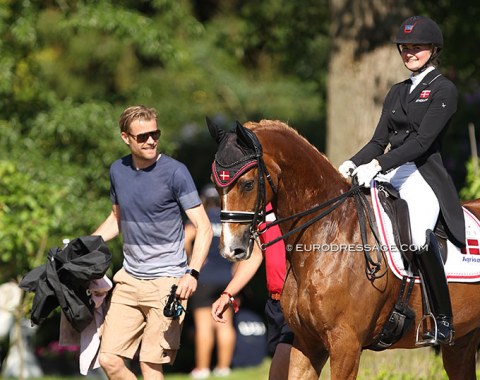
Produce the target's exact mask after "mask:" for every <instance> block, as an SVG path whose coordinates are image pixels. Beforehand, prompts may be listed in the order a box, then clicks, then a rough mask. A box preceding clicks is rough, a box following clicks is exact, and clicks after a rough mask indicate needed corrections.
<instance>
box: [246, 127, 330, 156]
mask: <svg viewBox="0 0 480 380" xmlns="http://www.w3.org/2000/svg"><path fill="white" fill-rule="evenodd" d="M244 126H245V127H246V128H249V129H251V130H252V131H257V130H258V131H265V130H268V131H269V132H271V131H275V132H278V133H280V134H283V135H287V137H289V138H292V137H293V138H295V139H296V140H298V143H301V144H303V145H304V146H302V147H301V149H303V150H304V149H307V147H308V149H311V150H312V152H314V154H315V155H318V156H319V159H324V160H325V161H327V162H328V163H329V164H330V165H331V163H330V161H329V160H328V158H327V157H326V156H325V155H324V154H323V153H322V152H320V151H319V150H318V149H317V147H316V146H314V145H313V144H312V143H310V142H309V141H308V140H307V139H306V138H305V137H303V136H302V135H301V134H300V133H299V132H298V131H297V130H296V129H295V128H293V127H291V126H289V125H288V124H287V123H285V122H283V121H280V120H268V119H263V120H260V121H259V122H253V121H248V122H246V123H245V124H244ZM296 143H297V141H296Z"/></svg>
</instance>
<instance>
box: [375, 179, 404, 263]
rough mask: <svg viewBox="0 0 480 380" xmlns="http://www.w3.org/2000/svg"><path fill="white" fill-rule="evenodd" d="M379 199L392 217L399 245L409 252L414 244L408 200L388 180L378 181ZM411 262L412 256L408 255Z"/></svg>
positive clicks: (402, 249)
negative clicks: (401, 196)
mask: <svg viewBox="0 0 480 380" xmlns="http://www.w3.org/2000/svg"><path fill="white" fill-rule="evenodd" d="M377 189H378V199H379V200H380V203H381V204H382V206H383V209H384V210H385V213H386V214H387V215H388V217H389V218H390V221H391V223H392V228H393V235H394V239H395V243H396V244H397V247H399V249H400V251H401V252H402V253H404V254H408V253H409V252H408V251H409V249H408V247H410V246H411V244H412V234H411V230H410V216H409V211H408V204H407V202H406V201H405V200H404V199H402V198H400V193H399V192H398V190H396V189H395V188H394V187H393V186H392V185H391V184H390V183H388V182H380V183H378V187H377ZM408 261H409V262H411V257H410V256H409V257H408Z"/></svg>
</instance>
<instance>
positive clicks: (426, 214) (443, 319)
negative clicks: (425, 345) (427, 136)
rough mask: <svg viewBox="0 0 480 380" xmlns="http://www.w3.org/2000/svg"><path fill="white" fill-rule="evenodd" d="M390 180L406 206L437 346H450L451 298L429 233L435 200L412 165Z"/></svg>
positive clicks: (437, 208) (434, 220)
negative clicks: (431, 313)
mask: <svg viewBox="0 0 480 380" xmlns="http://www.w3.org/2000/svg"><path fill="white" fill-rule="evenodd" d="M389 180H390V183H391V184H392V185H393V186H394V187H395V188H396V189H397V190H398V191H399V193H400V197H401V198H403V199H405V200H406V202H407V203H408V209H409V215H410V226H411V233H412V243H413V245H414V247H413V248H414V249H413V250H415V251H417V253H418V255H416V259H417V263H418V266H419V267H420V270H421V271H422V274H423V278H424V281H425V286H426V287H427V292H428V294H429V299H430V302H431V304H432V305H431V309H432V310H433V313H434V315H435V319H436V320H437V325H438V329H439V334H438V339H439V341H440V343H450V340H451V338H452V336H453V334H452V331H453V328H452V311H451V302H450V295H449V292H448V286H447V281H446V278H445V270H444V267H443V262H442V259H441V256H440V251H439V248H438V243H437V241H436V238H435V237H434V235H433V233H432V234H430V233H428V231H430V232H431V231H432V230H433V229H434V227H435V224H436V223H437V219H438V215H439V213H440V205H439V203H438V199H437V197H436V195H435V193H434V192H433V190H432V188H431V187H430V185H429V184H428V183H427V182H426V181H425V179H424V178H423V176H422V175H421V174H420V172H419V171H418V169H417V167H416V166H415V164H413V163H409V164H405V165H402V166H401V167H399V168H398V169H396V170H395V172H394V174H393V175H391V176H390V178H389ZM425 231H427V234H425ZM432 335H433V336H434V335H435V333H434V331H433V332H432V331H429V332H427V333H426V338H433V337H432Z"/></svg>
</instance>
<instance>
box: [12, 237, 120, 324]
mask: <svg viewBox="0 0 480 380" xmlns="http://www.w3.org/2000/svg"><path fill="white" fill-rule="evenodd" d="M111 258H112V254H111V253H110V251H109V249H108V247H107V245H106V244H105V242H104V241H103V239H102V238H101V237H100V236H84V237H80V238H77V239H74V240H72V241H71V242H70V243H69V244H68V245H67V246H66V247H65V248H64V249H60V248H54V249H51V250H50V251H49V253H48V261H47V263H46V264H44V265H42V266H40V267H37V268H35V269H33V270H32V271H30V272H29V273H27V274H26V275H25V277H24V278H23V279H22V281H21V282H20V288H22V289H24V290H26V291H33V292H35V297H34V299H33V304H32V312H31V320H32V322H33V323H34V324H37V325H39V324H41V323H42V322H43V321H44V320H45V319H46V318H47V317H48V316H49V314H50V313H51V312H52V311H53V310H54V309H55V308H56V307H57V306H60V307H61V308H62V311H63V312H64V314H65V316H66V318H67V319H68V321H69V322H70V323H71V325H72V326H73V328H75V330H77V331H78V332H81V331H82V330H83V329H84V328H85V327H86V326H88V324H90V322H91V321H92V320H93V313H94V304H93V303H92V302H91V298H90V294H89V291H88V288H89V284H90V281H92V280H96V279H100V278H102V277H103V276H104V275H105V273H106V271H107V270H108V268H109V266H110V262H111Z"/></svg>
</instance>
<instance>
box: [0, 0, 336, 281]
mask: <svg viewBox="0 0 480 380" xmlns="http://www.w3.org/2000/svg"><path fill="white" fill-rule="evenodd" d="M270 3H271V4H270V5H271V6H274V8H272V10H273V11H274V15H275V17H278V18H279V20H280V19H281V21H282V24H281V25H276V24H275V22H274V20H272V19H271V17H272V16H271V11H270V10H269V8H268V7H265V6H260V4H255V3H254V2H246V3H245V4H238V9H237V7H236V6H233V7H231V8H228V6H225V8H224V9H225V12H218V13H212V17H211V18H209V19H208V20H204V21H203V22H200V21H199V20H198V19H197V18H196V15H195V11H196V10H198V9H199V8H201V7H202V5H201V4H200V3H197V2H194V1H188V0H154V1H144V0H142V1H132V0H123V1H119V2H111V1H107V0H95V1H92V0H74V1H68V2H65V1H61V2H32V1H23V0H8V1H4V2H2V6H1V7H0V49H1V50H2V54H1V56H0V133H1V135H2V139H0V160H2V161H4V162H8V163H9V164H10V165H13V167H14V168H15V172H14V173H11V172H8V173H9V174H8V180H9V181H12V180H13V179H14V180H15V181H16V182H18V183H21V182H22V181H23V183H25V188H22V187H18V186H17V187H10V188H8V192H9V193H8V194H9V197H10V198H9V205H10V204H11V202H12V199H16V200H17V203H18V204H17V205H16V207H15V208H14V210H15V215H14V214H12V213H11V212H10V211H9V213H8V214H6V211H4V213H3V214H2V223H4V224H5V223H6V224H7V225H8V229H7V230H5V231H4V230H2V231H1V232H0V233H2V234H4V236H7V234H8V239H3V238H2V239H0V251H1V252H2V255H3V260H9V258H12V263H13V262H14V261H15V262H18V263H17V264H18V265H17V264H15V265H13V264H12V267H11V271H8V273H7V272H5V273H6V274H5V278H8V277H9V276H14V274H23V272H24V271H25V270H27V269H30V268H31V267H32V265H34V263H37V262H38V259H37V254H39V255H40V256H41V255H45V252H46V250H45V246H47V247H51V246H57V245H59V244H61V241H62V239H63V238H74V237H77V236H83V235H87V234H89V233H91V232H92V231H93V230H94V229H95V228H96V226H97V225H98V224H100V223H101V222H102V221H103V220H104V218H105V217H106V216H107V215H108V213H109V212H110V209H111V205H110V200H109V176H108V168H109V165H110V164H111V163H112V162H113V161H114V160H115V159H117V158H119V157H121V156H123V155H125V154H127V153H128V149H127V148H126V147H125V145H124V144H123V142H122V141H121V139H120V137H119V131H118V126H117V120H118V117H119V115H120V113H121V111H122V110H123V109H124V108H125V107H127V106H129V105H132V104H146V105H148V106H153V107H155V108H157V109H158V111H159V126H160V128H161V129H162V132H163V135H162V136H164V137H163V138H162V140H161V150H162V151H163V152H166V153H169V154H174V153H175V150H177V151H178V149H181V148H182V146H184V141H188V143H189V144H190V143H193V142H194V141H195V140H196V139H198V136H204V135H205V130H206V128H205V126H204V117H205V115H210V116H219V117H222V118H223V119H224V120H234V119H239V120H241V121H246V120H249V119H252V120H254V119H260V118H278V119H283V120H295V126H296V127H299V129H300V130H302V128H303V129H304V130H305V131H308V130H312V131H314V134H315V135H316V136H321V134H322V133H323V132H322V131H323V130H324V128H323V126H324V122H323V121H322V120H323V118H322V116H321V115H322V113H323V112H324V109H325V103H324V100H323V98H322V94H321V93H320V91H319V88H321V87H322V86H321V84H320V83H321V81H322V79H321V78H323V77H324V76H325V72H326V64H324V63H326V57H327V54H326V34H325V31H326V28H325V23H324V22H322V21H320V22H319V19H318V17H319V16H321V13H322V12H323V13H326V8H324V7H320V8H321V9H320V8H318V7H317V8H315V10H314V9H313V8H311V7H312V4H313V3H312V4H311V6H310V8H309V9H310V11H307V10H306V9H304V8H303V7H302V4H303V5H305V4H309V2H308V1H306V0H305V1H301V2H300V3H301V4H300V3H299V4H298V5H295V6H292V5H289V6H288V7H286V8H285V9H282V7H278V6H276V5H275V4H274V3H273V2H270ZM222 6H223V5H222ZM237 10H239V13H237ZM289 12H294V13H295V14H296V17H297V19H298V18H301V19H302V22H299V23H296V24H295V25H296V26H295V28H293V29H291V28H290V27H289V26H288V23H287V21H288V20H289V19H290V18H289V15H288V14H289ZM312 12H313V13H312ZM322 17H324V16H322ZM314 18H315V19H316V21H315V26H314V27H313V28H310V27H307V26H306V25H305V23H311V22H313V19H314ZM267 20H269V21H268V24H267V23H266V22H265V21H267ZM322 20H323V18H322ZM262 25H264V26H262ZM322 28H323V29H322ZM261 31H264V32H265V35H264V40H263V42H259V41H256V40H255V39H254V38H253V37H254V36H255V34H256V33H257V32H261ZM322 33H323V34H322ZM295 35H296V36H297V37H301V39H302V41H303V42H302V43H301V44H294V46H293V45H292V47H290V45H291V44H292V43H293V42H294V41H295V39H296V38H295ZM269 41H272V42H271V43H270V42H269ZM264 42H267V43H269V44H268V46H266V49H263V48H262V46H261V44H262V43H264ZM289 50H291V53H294V54H295V56H292V55H291V54H290V53H289ZM253 57H255V59H250V58H253ZM320 64H321V65H320ZM316 65H318V66H319V67H316ZM307 66H310V67H315V70H310V71H308V70H307ZM317 69H318V70H317ZM202 138H203V137H202ZM317 141H318V142H320V141H321V138H320V137H318V138H317ZM194 151H195V152H196V151H198V148H196V150H192V151H191V152H194ZM187 153H188V152H187ZM199 158H200V159H199ZM202 160H203V161H204V162H210V161H211V157H209V156H207V155H206V154H205V153H204V152H202V151H201V149H200V152H199V154H198V155H196V156H195V157H193V155H192V153H190V155H189V154H186V155H185V157H184V161H185V162H186V163H187V165H189V166H190V165H191V164H190V163H189V162H193V163H195V162H197V161H202ZM9 170H10V169H9ZM207 170H208V169H207ZM198 176H199V177H201V178H206V177H208V172H207V171H206V170H205V171H204V170H203V169H202V172H201V173H199V174H198ZM12 178H13V179H12ZM1 180H2V181H6V180H7V178H2V179H1ZM27 184H28V185H27ZM27 190H28V191H31V192H32V193H31V194H30V193H29V192H27ZM4 191H7V189H6V188H5V189H4ZM29 194H30V195H29ZM32 199H33V200H35V202H36V203H33V201H32ZM22 202H23V203H22ZM52 202H53V203H52ZM20 205H23V206H22V207H20ZM26 205H29V207H27V206H26ZM53 206H55V209H54V210H52V209H51V208H52V207H53ZM17 213H19V214H18V215H17ZM7 216H8V218H7ZM6 218H7V219H6ZM29 218H30V219H35V221H36V223H37V224H35V226H36V227H37V228H36V229H35V231H34V232H32V231H31V230H30V229H24V228H23V227H22V226H23V224H24V223H26V222H25V220H28V219H29ZM39 221H41V223H40V222H39ZM2 226H3V224H2ZM31 228H33V225H32V226H31ZM15 230H21V232H19V233H18V234H17V235H15V236H14V234H13V231H15ZM7 231H8V232H7ZM21 242H23V246H21V248H20V249H19V247H20V246H19V245H20V243H21ZM116 249H119V247H118V245H117V246H116ZM20 251H22V255H23V256H22V260H21V261H19V259H18V258H15V257H16V256H15V255H16V252H20ZM13 258H15V259H14V260H13Z"/></svg>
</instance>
